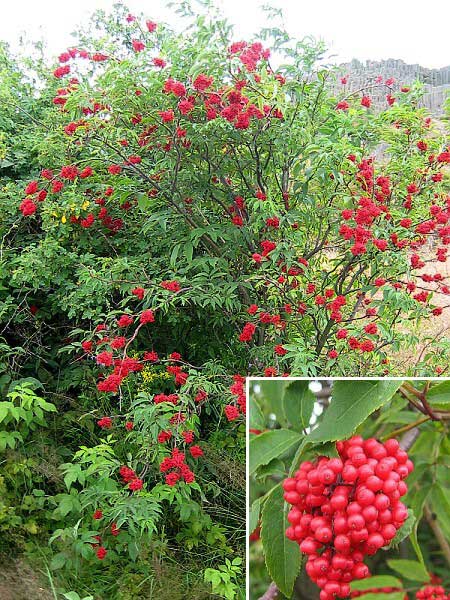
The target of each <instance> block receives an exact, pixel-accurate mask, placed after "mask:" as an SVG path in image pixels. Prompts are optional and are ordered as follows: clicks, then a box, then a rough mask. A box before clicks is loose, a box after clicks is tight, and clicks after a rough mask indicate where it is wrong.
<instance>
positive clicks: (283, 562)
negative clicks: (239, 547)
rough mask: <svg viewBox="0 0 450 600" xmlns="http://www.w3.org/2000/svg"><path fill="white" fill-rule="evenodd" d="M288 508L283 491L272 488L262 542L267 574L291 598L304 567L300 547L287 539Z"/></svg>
mask: <svg viewBox="0 0 450 600" xmlns="http://www.w3.org/2000/svg"><path fill="white" fill-rule="evenodd" d="M288 511H289V507H288V505H287V504H286V502H284V500H283V488H282V487H281V484H278V485H277V486H275V487H274V488H273V490H272V491H271V493H270V495H269V496H268V497H267V500H266V502H265V504H264V508H263V511H262V518H261V540H262V544H263V548H264V557H265V561H266V567H267V570H268V572H269V574H270V576H271V578H272V579H273V581H274V582H275V583H276V584H277V586H278V588H279V590H280V591H281V592H282V593H283V594H284V595H285V596H287V597H288V598H290V597H291V594H292V589H293V587H294V582H295V580H296V578H297V575H298V573H299V572H300V569H301V566H302V554H301V552H300V549H299V547H298V544H296V543H295V542H293V541H291V540H289V539H288V538H287V537H286V529H287V527H288V526H289V523H288V521H287V513H288Z"/></svg>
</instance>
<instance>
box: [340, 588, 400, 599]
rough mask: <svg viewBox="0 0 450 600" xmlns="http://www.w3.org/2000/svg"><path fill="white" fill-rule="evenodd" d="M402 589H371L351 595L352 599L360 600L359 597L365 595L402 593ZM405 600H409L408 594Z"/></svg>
mask: <svg viewBox="0 0 450 600" xmlns="http://www.w3.org/2000/svg"><path fill="white" fill-rule="evenodd" d="M401 591H402V589H401V588H396V587H383V588H371V589H370V590H364V591H363V592H357V591H355V592H352V593H351V594H350V598H358V597H359V596H363V595H365V594H369V593H370V594H390V593H391V592H401ZM403 600H408V594H405V596H404V599H403Z"/></svg>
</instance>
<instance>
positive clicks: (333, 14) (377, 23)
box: [0, 0, 450, 68]
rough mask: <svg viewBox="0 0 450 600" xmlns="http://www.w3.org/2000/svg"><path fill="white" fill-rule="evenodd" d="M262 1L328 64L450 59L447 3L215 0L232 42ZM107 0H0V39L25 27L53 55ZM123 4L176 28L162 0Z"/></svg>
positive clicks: (14, 38) (250, 26) (255, 18)
mask: <svg viewBox="0 0 450 600" xmlns="http://www.w3.org/2000/svg"><path fill="white" fill-rule="evenodd" d="M266 3H270V4H271V5H272V6H275V7H280V8H282V9H283V11H284V15H285V24H286V27H287V30H288V31H289V33H290V34H291V35H293V36H295V37H299V38H301V37H304V36H305V35H313V36H314V37H316V38H319V39H322V40H324V41H325V42H326V43H327V45H328V48H329V49H330V53H331V54H333V55H335V57H334V58H333V61H336V62H347V61H349V60H351V59H352V58H357V59H359V60H367V59H370V60H380V59H388V58H400V59H402V60H404V61H405V62H407V63H410V64H415V63H418V64H420V65H421V66H424V67H430V68H439V67H444V66H447V65H449V64H450V50H449V48H450V45H449V43H448V23H449V22H450V18H449V17H450V8H448V7H447V5H449V6H450V3H448V2H446V1H445V0H427V1H426V2H420V4H419V3H418V2H417V0H372V2H369V1H368V0H340V1H339V0H307V1H304V0H272V1H271V2H270V0H269V1H263V0H217V4H218V5H219V6H221V7H222V9H223V11H224V13H225V15H226V16H228V17H229V19H230V20H231V21H232V22H233V23H234V24H235V26H236V39H245V38H248V37H249V36H250V35H251V34H252V33H253V32H255V31H256V30H257V29H258V26H263V25H267V21H265V14H264V12H263V11H262V10H261V8H260V7H261V5H262V4H266ZM112 4H113V2H112V0H73V1H71V2H68V1H67V0H62V1H61V0H57V1H55V0H0V39H1V40H4V41H7V42H9V43H10V44H11V46H12V48H13V49H14V50H17V49H19V47H20V42H19V39H20V35H21V33H23V32H24V31H25V32H27V36H28V37H29V38H31V39H36V38H44V39H45V40H46V43H47V46H48V51H49V52H50V53H51V54H52V55H57V54H59V53H60V52H61V51H63V50H64V49H65V48H67V46H70V45H73V41H72V38H71V36H70V33H71V31H73V30H74V28H75V26H76V25H77V24H79V23H83V21H84V22H86V20H87V19H88V17H89V14H90V13H91V12H92V11H93V10H95V9H96V8H103V9H107V8H109V7H110V6H111V5H112ZM125 4H126V5H127V6H128V7H129V8H130V10H131V12H133V11H137V12H139V11H142V12H143V13H144V14H145V15H146V16H147V17H148V18H151V19H152V20H156V21H158V20H160V21H161V20H165V21H166V22H170V23H171V24H172V25H173V26H175V27H176V23H175V22H176V20H177V18H178V17H177V16H176V15H175V14H174V13H173V11H171V10H170V9H167V7H166V6H165V3H164V0H128V1H127V2H125ZM176 28H177V27H176ZM177 29H178V28H177Z"/></svg>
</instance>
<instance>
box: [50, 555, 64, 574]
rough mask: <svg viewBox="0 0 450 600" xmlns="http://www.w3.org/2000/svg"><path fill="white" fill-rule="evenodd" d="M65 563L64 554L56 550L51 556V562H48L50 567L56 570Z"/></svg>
mask: <svg viewBox="0 0 450 600" xmlns="http://www.w3.org/2000/svg"><path fill="white" fill-rule="evenodd" d="M65 563H66V555H65V554H64V553H63V552H58V554H55V556H54V557H53V558H52V560H51V562H50V569H52V571H56V570H57V569H62V568H63V566H64V565H65Z"/></svg>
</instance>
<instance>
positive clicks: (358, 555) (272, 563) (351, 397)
mask: <svg viewBox="0 0 450 600" xmlns="http://www.w3.org/2000/svg"><path fill="white" fill-rule="evenodd" d="M248 385H249V388H248V389H249V412H250V417H249V428H250V432H249V438H250V441H249V477H250V484H249V503H250V506H249V515H250V516H249V532H250V541H249V563H250V568H249V577H250V584H249V589H250V595H249V599H250V600H257V599H259V600H274V599H279V600H283V599H284V600H286V599H288V600H334V599H335V598H357V597H360V598H361V599H363V600H383V599H384V600H413V599H417V600H420V599H422V598H433V599H435V600H438V599H439V600H447V598H450V470H449V469H450V437H449V424H450V381H436V380H427V381H425V380H406V379H405V380H402V379H382V380H381V379H380V380H377V379H359V380H355V379H334V380H333V379H317V380H313V379H272V380H271V379H267V378H265V379H260V380H259V379H255V378H251V379H250V380H249V383H248Z"/></svg>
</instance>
